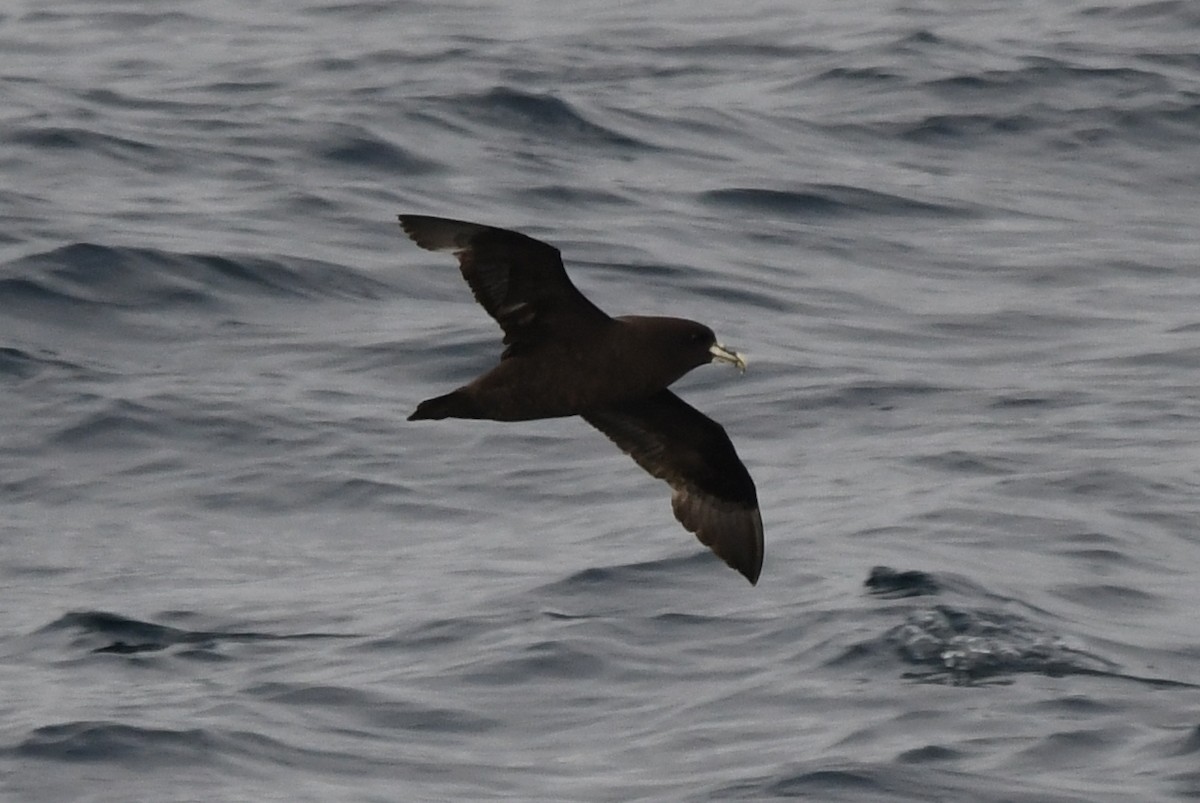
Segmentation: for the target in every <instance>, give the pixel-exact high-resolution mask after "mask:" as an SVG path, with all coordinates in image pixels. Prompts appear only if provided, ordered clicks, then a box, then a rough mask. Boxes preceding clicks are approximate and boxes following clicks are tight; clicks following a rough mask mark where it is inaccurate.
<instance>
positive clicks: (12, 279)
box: [0, 243, 388, 311]
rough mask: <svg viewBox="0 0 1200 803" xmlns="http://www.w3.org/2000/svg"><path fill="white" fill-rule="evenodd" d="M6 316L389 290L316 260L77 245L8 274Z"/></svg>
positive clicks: (26, 260)
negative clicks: (49, 308) (33, 310)
mask: <svg viewBox="0 0 1200 803" xmlns="http://www.w3.org/2000/svg"><path fill="white" fill-rule="evenodd" d="M0 271H2V274H0V275H3V276H4V278H2V279H0V310H4V309H6V308H11V309H14V311H19V310H20V308H21V307H25V306H28V305H31V304H41V305H54V306H62V305H86V306H90V307H111V308H117V309H155V310H161V309H169V308H180V307H204V306H207V305H213V304H216V303H218V302H220V301H233V300H237V299H240V298H244V297H246V296H252V295H261V294H268V295H290V296H298V297H307V298H314V299H315V298H371V299H374V298H379V297H380V296H381V295H383V294H384V293H385V292H386V291H387V290H388V285H385V284H384V283H383V282H380V281H378V280H376V279H373V278H370V277H368V276H366V275H365V274H362V273H359V272H356V271H354V270H352V269H350V268H346V267H343V266H339V265H333V264H330V263H325V262H318V261H316V260H310V259H299V258H277V259H269V258H264V257H253V256H243V257H226V256H219V255H215V254H186V253H175V252H169V251H160V250H157V249H151V248H131V247H121V246H105V245H98V244H95V243H74V244H71V245H65V246H62V247H59V248H55V249H53V250H51V251H46V252H43V253H39V254H33V255H30V256H26V257H21V258H19V259H16V260H13V261H12V262H9V263H7V264H5V265H3V266H2V267H0Z"/></svg>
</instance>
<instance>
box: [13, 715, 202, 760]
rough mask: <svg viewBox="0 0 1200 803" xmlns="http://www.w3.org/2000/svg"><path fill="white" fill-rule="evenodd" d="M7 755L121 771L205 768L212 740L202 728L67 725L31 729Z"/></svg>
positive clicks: (69, 723)
mask: <svg viewBox="0 0 1200 803" xmlns="http://www.w3.org/2000/svg"><path fill="white" fill-rule="evenodd" d="M13 752H14V753H15V754H16V755H17V756H18V757H20V758H25V759H40V760H43V761H63V762H70V763H76V762H99V763H105V764H120V765H123V766H127V767H141V768H159V767H163V766H197V765H199V766H207V765H211V764H213V763H214V761H215V759H216V754H217V753H219V752H220V750H219V749H218V740H217V739H215V738H214V737H213V735H212V733H211V732H210V731H208V730H205V729H203V728H187V729H179V730H176V729H170V728H151V727H145V726H137V725H129V724H125V723H120V722H93V721H82V722H67V723H63V724H59V725H46V726H43V727H40V728H36V729H34V730H33V732H31V733H30V734H29V735H28V736H27V737H26V738H25V739H24V740H22V741H21V743H20V744H18V745H17V746H16V747H15V748H14V749H13Z"/></svg>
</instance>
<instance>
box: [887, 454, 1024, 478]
mask: <svg viewBox="0 0 1200 803" xmlns="http://www.w3.org/2000/svg"><path fill="white" fill-rule="evenodd" d="M906 462H907V463H909V464H911V465H914V466H918V467H921V468H928V469H933V470H935V471H941V472H945V473H947V474H951V475H954V476H957V477H961V476H965V475H973V476H977V477H1002V476H1010V475H1012V474H1015V473H1017V472H1018V471H1021V470H1022V468H1023V465H1022V464H1021V463H1020V462H1018V461H1015V460H1012V459H1009V458H1006V457H1001V456H998V455H983V454H979V453H976V452H966V451H963V450H961V449H951V450H949V451H946V452H941V453H939V454H931V455H916V456H913V457H909V458H907V459H906Z"/></svg>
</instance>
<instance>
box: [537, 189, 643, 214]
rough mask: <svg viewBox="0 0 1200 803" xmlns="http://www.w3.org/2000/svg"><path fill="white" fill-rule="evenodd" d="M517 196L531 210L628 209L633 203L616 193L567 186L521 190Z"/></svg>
mask: <svg viewBox="0 0 1200 803" xmlns="http://www.w3.org/2000/svg"><path fill="white" fill-rule="evenodd" d="M515 195H516V196H517V197H518V198H521V199H523V200H524V201H525V204H524V205H525V206H528V207H530V208H541V209H552V208H557V207H561V206H572V207H579V208H588V207H597V206H608V207H617V206H621V207H628V206H631V205H633V201H632V200H631V199H629V198H627V197H625V196H623V195H620V194H618V193H616V192H611V191H608V190H604V189H598V188H595V187H571V186H567V185H565V184H541V185H538V186H534V187H527V188H521V189H519V190H517V191H516V193H515Z"/></svg>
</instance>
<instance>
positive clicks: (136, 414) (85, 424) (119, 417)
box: [49, 399, 164, 449]
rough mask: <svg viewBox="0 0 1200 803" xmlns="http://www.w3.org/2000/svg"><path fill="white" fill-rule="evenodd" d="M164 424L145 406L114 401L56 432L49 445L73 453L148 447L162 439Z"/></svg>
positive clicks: (124, 401)
mask: <svg viewBox="0 0 1200 803" xmlns="http://www.w3.org/2000/svg"><path fill="white" fill-rule="evenodd" d="M163 424H164V422H163V421H162V420H161V419H160V417H159V416H158V414H157V412H156V411H155V410H152V409H150V408H149V407H146V406H145V405H141V404H137V403H135V402H131V401H127V400H124V399H117V400H114V401H111V402H109V403H108V404H106V405H105V408H104V409H103V410H99V411H95V412H92V413H89V414H86V415H85V416H84V417H83V418H82V419H81V420H77V421H75V422H74V423H72V424H69V425H67V426H65V427H62V428H61V429H59V430H58V431H56V432H55V433H54V434H53V435H52V436H51V437H50V440H49V442H50V443H52V444H56V445H59V446H66V447H69V448H72V449H75V448H89V449H105V448H107V449H112V448H122V449H123V448H126V447H132V446H138V445H147V444H148V443H150V442H151V441H153V440H155V439H157V438H159V437H161V436H162V435H163Z"/></svg>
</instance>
